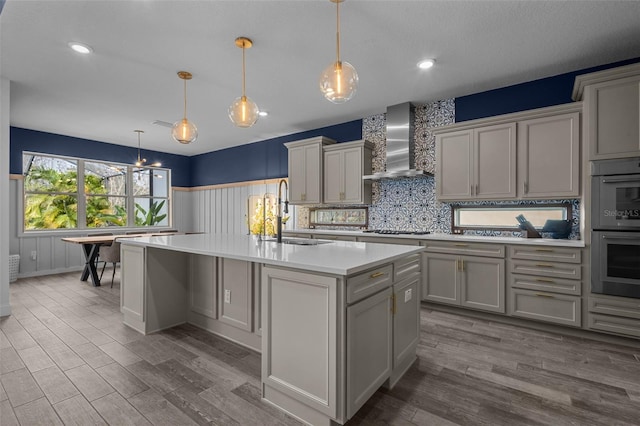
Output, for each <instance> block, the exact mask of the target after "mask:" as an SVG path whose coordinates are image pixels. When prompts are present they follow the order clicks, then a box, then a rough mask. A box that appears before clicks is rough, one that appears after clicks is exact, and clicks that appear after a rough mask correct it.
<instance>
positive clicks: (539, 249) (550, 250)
mask: <svg viewBox="0 0 640 426" xmlns="http://www.w3.org/2000/svg"><path fill="white" fill-rule="evenodd" d="M536 251H546V252H553V249H548V248H537V249H536Z"/></svg>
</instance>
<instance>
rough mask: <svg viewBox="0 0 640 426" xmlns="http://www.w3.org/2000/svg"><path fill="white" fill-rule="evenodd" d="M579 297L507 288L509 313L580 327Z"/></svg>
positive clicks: (515, 315)
mask: <svg viewBox="0 0 640 426" xmlns="http://www.w3.org/2000/svg"><path fill="white" fill-rule="evenodd" d="M580 300H581V299H580V297H578V296H569V295H564V294H552V293H540V292H535V291H530V290H522V289H518V288H510V289H509V315H512V316H514V317H522V318H530V319H535V320H539V321H545V322H553V323H556V324H563V325H571V326H575V327H580V325H581V320H580V315H581V306H580Z"/></svg>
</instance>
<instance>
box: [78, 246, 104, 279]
mask: <svg viewBox="0 0 640 426" xmlns="http://www.w3.org/2000/svg"><path fill="white" fill-rule="evenodd" d="M100 246H101V244H100V243H89V244H83V245H82V249H83V252H84V258H85V264H84V270H83V271H82V275H81V276H80V280H81V281H86V280H87V278H89V275H91V281H92V282H93V286H94V287H98V286H99V285H100V278H98V269H97V268H96V258H97V257H98V253H99V252H100Z"/></svg>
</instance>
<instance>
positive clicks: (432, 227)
mask: <svg viewBox="0 0 640 426" xmlns="http://www.w3.org/2000/svg"><path fill="white" fill-rule="evenodd" d="M454 122H455V102H454V99H445V100H441V101H435V102H431V103H428V104H425V105H417V106H416V107H415V153H416V159H415V160H416V168H417V169H418V170H426V171H427V172H429V173H434V172H435V136H434V135H433V133H432V132H431V130H430V129H431V128H434V127H440V126H445V125H448V124H453V123H454ZM362 138H363V139H366V140H368V141H370V142H373V144H374V151H373V172H374V173H375V172H379V171H384V169H385V149H386V140H385V139H386V131H385V115H384V114H377V115H373V116H370V117H367V118H364V119H363V120H362ZM550 202H551V203H571V207H572V214H573V219H574V225H573V227H572V232H571V235H570V236H569V238H570V239H579V238H580V236H579V229H580V224H579V222H580V200H551V201H549V200H537V201H532V200H526V201H519V200H515V201H475V202H465V203H457V204H461V205H471V206H478V205H482V206H504V205H510V206H511V205H525V204H526V205H530V204H537V203H550ZM302 216H304V213H303V214H302ZM307 224H308V220H307ZM515 225H516V220H515V218H514V226H515ZM328 228H329V227H327V229H328ZM332 229H339V227H333V228H332ZM369 229H389V230H402V231H416V232H417V231H429V232H432V233H447V234H448V233H451V205H450V204H448V203H441V202H439V201H437V200H436V185H435V178H434V177H433V176H419V177H414V178H404V179H396V180H382V181H376V182H374V183H373V204H372V205H371V206H369ZM464 233H465V235H482V236H503V237H512V236H515V237H519V236H521V233H520V232H519V231H516V232H506V231H465V232H464Z"/></svg>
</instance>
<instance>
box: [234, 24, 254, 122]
mask: <svg viewBox="0 0 640 426" xmlns="http://www.w3.org/2000/svg"><path fill="white" fill-rule="evenodd" d="M236 46H238V47H239V48H241V49H242V96H240V97H239V98H236V100H235V101H233V103H232V104H231V106H230V107H229V118H230V119H231V122H232V123H233V124H235V125H236V126H238V127H251V126H253V125H254V124H255V123H256V121H258V117H259V114H258V113H259V112H260V109H259V108H258V105H256V103H255V102H253V101H252V100H251V99H250V98H248V97H247V95H246V91H245V87H246V84H245V74H246V71H245V58H244V51H245V50H246V49H249V48H251V46H253V41H251V39H249V38H247V37H238V38H236Z"/></svg>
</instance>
